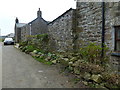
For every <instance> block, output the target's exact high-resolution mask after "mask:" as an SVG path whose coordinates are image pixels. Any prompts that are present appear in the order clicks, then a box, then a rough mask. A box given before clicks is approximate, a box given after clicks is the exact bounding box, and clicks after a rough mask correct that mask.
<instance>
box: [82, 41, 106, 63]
mask: <svg viewBox="0 0 120 90" xmlns="http://www.w3.org/2000/svg"><path fill="white" fill-rule="evenodd" d="M107 49H108V48H107V47H106V46H105V47H104V53H106V51H107ZM101 51H102V48H101V46H100V45H97V44H96V43H89V44H88V45H87V46H86V47H83V48H80V54H81V56H82V58H83V59H86V60H88V61H89V62H91V63H95V64H97V63H101V62H103V61H104V60H106V59H104V58H102V59H101Z"/></svg>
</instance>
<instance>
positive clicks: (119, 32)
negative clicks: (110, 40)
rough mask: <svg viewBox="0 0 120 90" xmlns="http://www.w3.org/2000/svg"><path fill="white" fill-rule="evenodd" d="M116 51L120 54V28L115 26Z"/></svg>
mask: <svg viewBox="0 0 120 90" xmlns="http://www.w3.org/2000/svg"><path fill="white" fill-rule="evenodd" d="M115 51H119V52H120V26H115Z"/></svg>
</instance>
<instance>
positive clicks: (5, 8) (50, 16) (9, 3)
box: [0, 0, 76, 35]
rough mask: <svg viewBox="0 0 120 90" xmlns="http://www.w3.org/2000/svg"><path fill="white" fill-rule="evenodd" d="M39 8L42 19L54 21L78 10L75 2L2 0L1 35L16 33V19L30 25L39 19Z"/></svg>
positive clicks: (0, 13) (73, 0)
mask: <svg viewBox="0 0 120 90" xmlns="http://www.w3.org/2000/svg"><path fill="white" fill-rule="evenodd" d="M38 8H40V9H41V11H42V17H43V18H44V19H45V20H47V21H52V20H54V19H55V18H57V17H58V16H59V15H61V14H62V13H64V12H65V11H66V10H68V9H69V8H76V2H75V0H0V29H1V35H6V34H9V33H14V25H15V18H16V17H18V19H19V22H20V23H28V22H30V21H32V20H34V19H35V18H36V17H37V11H38Z"/></svg>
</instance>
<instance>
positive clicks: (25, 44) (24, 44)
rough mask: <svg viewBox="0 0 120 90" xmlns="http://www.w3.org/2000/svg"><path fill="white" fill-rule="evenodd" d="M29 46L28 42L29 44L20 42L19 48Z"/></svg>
mask: <svg viewBox="0 0 120 90" xmlns="http://www.w3.org/2000/svg"><path fill="white" fill-rule="evenodd" d="M27 45H28V42H27V41H25V42H20V43H19V47H20V46H23V47H25V46H27Z"/></svg>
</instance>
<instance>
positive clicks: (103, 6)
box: [101, 1, 105, 57]
mask: <svg viewBox="0 0 120 90" xmlns="http://www.w3.org/2000/svg"><path fill="white" fill-rule="evenodd" d="M104 43H105V2H104V1H103V2H102V45H101V47H102V54H101V57H104Z"/></svg>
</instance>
